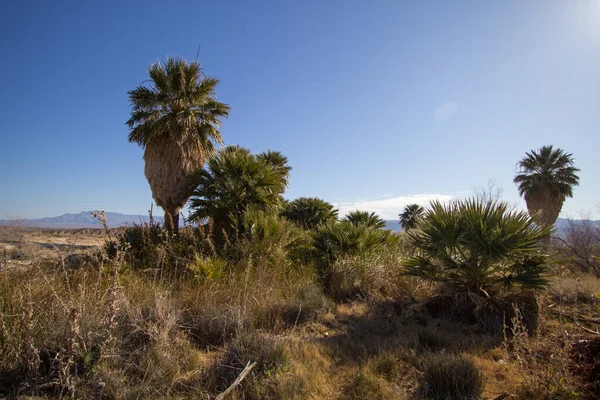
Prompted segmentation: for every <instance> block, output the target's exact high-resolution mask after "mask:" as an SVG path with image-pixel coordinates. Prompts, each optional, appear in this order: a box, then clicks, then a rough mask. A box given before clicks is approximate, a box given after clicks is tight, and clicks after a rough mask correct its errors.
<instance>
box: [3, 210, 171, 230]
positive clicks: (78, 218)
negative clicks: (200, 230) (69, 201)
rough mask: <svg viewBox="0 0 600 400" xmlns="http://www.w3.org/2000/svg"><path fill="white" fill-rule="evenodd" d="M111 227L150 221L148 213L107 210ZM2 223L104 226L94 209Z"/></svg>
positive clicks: (65, 226) (52, 226)
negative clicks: (131, 213) (132, 213)
mask: <svg viewBox="0 0 600 400" xmlns="http://www.w3.org/2000/svg"><path fill="white" fill-rule="evenodd" d="M104 214H105V215H106V222H107V225H108V227H109V228H116V227H119V226H123V225H126V224H133V223H138V224H139V223H142V222H149V221H150V217H148V216H147V215H127V214H120V213H114V212H105V213H104ZM154 220H155V221H156V222H159V223H162V222H163V218H162V217H154ZM0 225H18V226H26V227H34V228H53V229H77V228H102V224H101V223H100V221H98V219H95V218H94V217H93V216H92V211H82V212H80V213H78V214H63V215H60V216H58V217H47V218H39V219H22V220H18V221H15V220H6V219H2V220H0Z"/></svg>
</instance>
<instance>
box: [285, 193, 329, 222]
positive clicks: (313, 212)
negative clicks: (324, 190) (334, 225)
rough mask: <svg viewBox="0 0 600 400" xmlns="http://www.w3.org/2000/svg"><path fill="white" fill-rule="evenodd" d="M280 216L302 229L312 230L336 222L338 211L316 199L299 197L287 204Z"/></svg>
mask: <svg viewBox="0 0 600 400" xmlns="http://www.w3.org/2000/svg"><path fill="white" fill-rule="evenodd" d="M281 215H282V216H283V217H285V218H286V219H287V220H289V221H292V222H294V223H296V224H297V225H299V226H301V227H302V228H304V229H314V228H316V227H317V226H319V225H322V224H324V223H326V222H328V221H332V220H336V219H337V216H338V210H337V209H335V208H334V207H333V205H331V204H329V203H328V202H326V201H324V200H321V199H319V198H318V197H299V198H297V199H295V200H294V201H291V202H289V203H287V204H286V207H285V209H284V210H283V211H282V213H281Z"/></svg>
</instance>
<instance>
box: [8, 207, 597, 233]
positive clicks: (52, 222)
mask: <svg viewBox="0 0 600 400" xmlns="http://www.w3.org/2000/svg"><path fill="white" fill-rule="evenodd" d="M93 213H94V211H81V212H79V213H66V214H63V215H59V216H57V217H44V218H32V219H14V220H10V219H0V225H4V226H6V225H13V226H23V227H30V228H54V229H79V228H101V227H102V224H101V223H100V221H99V220H98V219H97V218H94V217H93ZM104 214H105V215H106V222H107V225H108V227H109V228H117V227H119V226H123V225H131V224H134V223H135V224H140V223H144V222H145V223H148V222H150V217H149V216H148V215H136V214H121V213H117V212H105V213H104ZM153 219H154V221H155V222H158V223H160V224H162V223H163V217H154V216H153ZM573 221H575V223H576V224H577V223H578V221H581V220H577V219H576V220H573ZM591 222H592V223H593V224H594V225H596V226H600V220H592V221H591ZM568 224H569V219H566V218H559V219H558V220H557V221H556V229H557V230H558V231H564V230H565V229H566V228H567V227H568V226H569V225H568ZM181 225H183V224H182V223H181ZM385 229H389V230H391V231H392V232H401V231H402V227H401V226H400V221H398V220H385Z"/></svg>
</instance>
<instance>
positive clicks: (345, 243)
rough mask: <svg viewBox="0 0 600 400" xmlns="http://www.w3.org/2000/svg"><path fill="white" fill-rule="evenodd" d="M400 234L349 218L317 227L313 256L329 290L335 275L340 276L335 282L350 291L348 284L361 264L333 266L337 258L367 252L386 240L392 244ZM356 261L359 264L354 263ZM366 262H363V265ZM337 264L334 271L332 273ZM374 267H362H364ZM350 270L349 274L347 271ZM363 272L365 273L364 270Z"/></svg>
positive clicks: (341, 288)
mask: <svg viewBox="0 0 600 400" xmlns="http://www.w3.org/2000/svg"><path fill="white" fill-rule="evenodd" d="M396 241H397V237H396V236H395V235H393V234H392V233H391V232H389V231H385V230H380V229H373V228H369V227H367V226H365V225H359V226H356V225H354V224H352V223H351V222H349V221H341V222H330V223H326V224H325V225H322V226H320V227H318V228H317V229H316V230H315V231H314V232H313V234H312V256H313V259H314V262H315V264H316V265H317V268H318V273H319V275H320V277H321V279H322V281H323V283H324V285H325V287H326V289H327V290H329V288H330V287H331V284H332V279H333V278H334V277H335V278H336V279H337V283H336V286H337V287H338V288H339V289H340V290H341V292H343V291H347V288H348V286H347V285H348V284H352V285H353V282H352V283H350V280H352V278H353V276H352V275H354V276H356V275H357V273H358V270H359V269H358V268H344V267H343V266H341V265H338V266H337V267H333V266H334V265H335V263H336V261H337V260H339V259H341V258H343V257H352V256H360V255H362V256H366V255H367V254H369V253H371V252H373V251H375V250H376V249H381V248H382V247H383V246H385V245H386V244H393V243H395V242H396ZM354 265H357V264H354ZM363 266H364V265H363ZM334 268H335V271H336V273H335V275H333V274H332V272H333V270H334ZM367 270H368V271H371V270H372V269H365V268H362V271H363V272H364V271H367ZM344 271H345V272H348V274H345V273H344ZM359 275H360V274H359ZM362 275H365V274H364V273H362ZM341 292H340V293H341Z"/></svg>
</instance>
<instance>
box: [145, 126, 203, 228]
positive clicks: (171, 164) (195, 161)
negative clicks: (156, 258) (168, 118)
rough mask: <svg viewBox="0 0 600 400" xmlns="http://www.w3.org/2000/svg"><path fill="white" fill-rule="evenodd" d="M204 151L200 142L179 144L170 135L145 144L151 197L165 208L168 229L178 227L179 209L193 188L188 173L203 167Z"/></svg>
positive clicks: (190, 141) (191, 141)
mask: <svg viewBox="0 0 600 400" xmlns="http://www.w3.org/2000/svg"><path fill="white" fill-rule="evenodd" d="M204 156H205V152H204V151H202V147H201V145H200V143H198V141H195V140H189V141H187V142H184V143H179V142H177V141H176V140H174V139H172V138H170V137H169V136H159V137H157V138H154V139H153V140H152V141H151V142H150V143H148V144H147V145H146V151H145V152H144V160H145V161H146V167H145V170H144V172H145V173H146V178H147V179H148V183H149V184H150V189H151V190H152V197H154V200H155V201H156V204H158V205H159V206H160V207H162V209H163V210H165V222H164V223H165V228H166V229H167V230H168V231H169V232H175V233H177V232H178V230H179V211H180V210H181V208H182V207H183V206H184V205H185V203H186V202H187V201H188V199H189V198H190V196H191V195H192V193H193V191H194V187H193V186H190V183H189V176H190V175H191V174H192V173H193V172H194V171H195V170H197V169H198V168H202V166H203V165H204V160H205V157H204Z"/></svg>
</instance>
